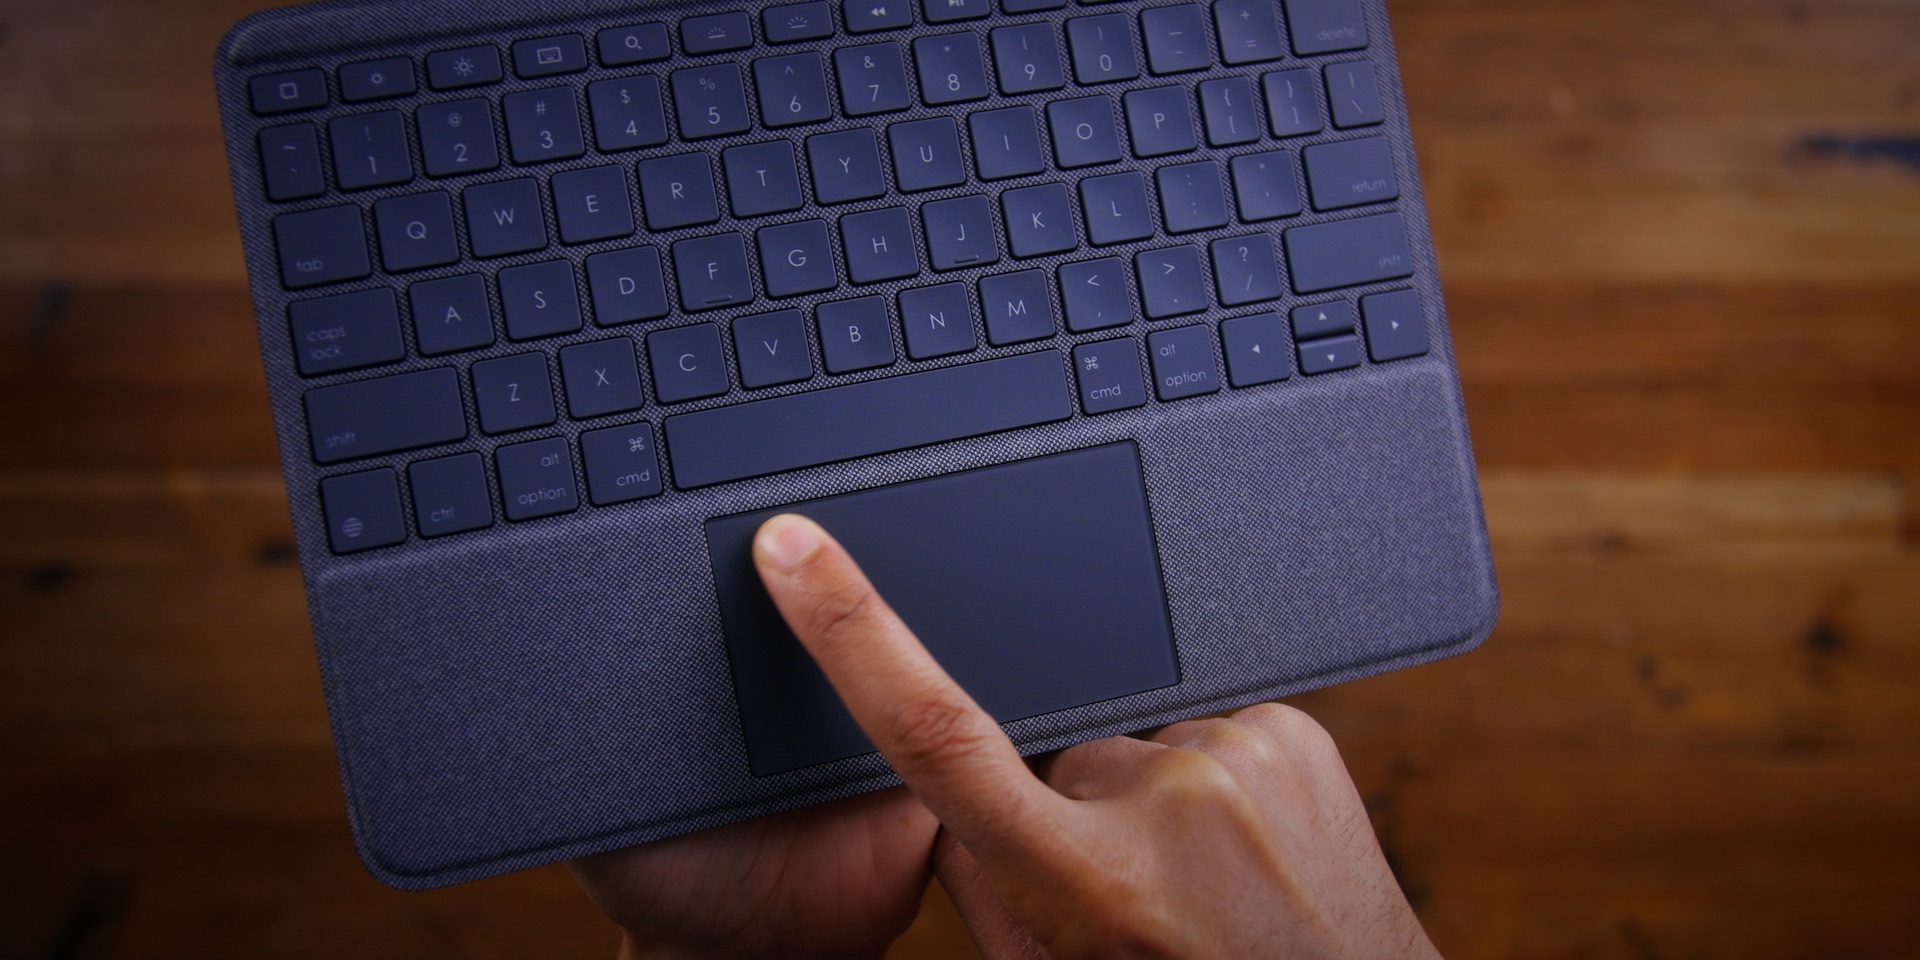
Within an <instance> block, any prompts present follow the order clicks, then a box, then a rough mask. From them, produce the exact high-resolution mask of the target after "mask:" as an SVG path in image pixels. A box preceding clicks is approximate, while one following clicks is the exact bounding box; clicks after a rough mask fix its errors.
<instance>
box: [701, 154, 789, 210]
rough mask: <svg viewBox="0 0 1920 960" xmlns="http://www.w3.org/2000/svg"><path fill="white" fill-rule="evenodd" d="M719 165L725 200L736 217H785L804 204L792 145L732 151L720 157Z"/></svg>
mask: <svg viewBox="0 0 1920 960" xmlns="http://www.w3.org/2000/svg"><path fill="white" fill-rule="evenodd" d="M720 165H721V166H722V167H723V168H724V169H725V170H726V174H727V196H728V198H729V199H730V200H731V201H732V204H733V215H734V216H736V217H758V216H761V215H763V214H768V213H785V212H787V211H789V210H798V209H800V207H801V205H802V204H804V203H805V202H806V201H805V198H803V197H802V196H801V195H800V163H799V161H797V160H795V159H794V156H793V143H792V142H791V141H787V140H774V141H771V142H768V143H756V144H753V145H751V146H746V147H734V148H733V149H731V150H728V151H727V152H726V153H724V154H722V155H721V159H720Z"/></svg>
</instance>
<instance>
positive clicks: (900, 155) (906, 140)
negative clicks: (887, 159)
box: [887, 117, 967, 191]
mask: <svg viewBox="0 0 1920 960" xmlns="http://www.w3.org/2000/svg"><path fill="white" fill-rule="evenodd" d="M887 139H888V141H889V142H890V143H891V144H892V146H893V177H894V182H896V183H898V184H899V185H900V189H902V190H907V191H913V190H932V189H934V188H935V187H953V186H958V185H960V184H962V183H965V182H967V166H966V162H965V161H964V160H962V159H961V157H960V128H959V127H958V126H957V125H955V124H954V122H953V118H952V117H935V118H933V119H931V120H915V121H913V122H911V123H896V124H894V125H893V126H891V127H888V128H887Z"/></svg>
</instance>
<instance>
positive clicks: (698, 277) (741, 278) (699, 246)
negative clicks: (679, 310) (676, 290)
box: [673, 233, 754, 311]
mask: <svg viewBox="0 0 1920 960" xmlns="http://www.w3.org/2000/svg"><path fill="white" fill-rule="evenodd" d="M673 270H674V276H675V278H676V279H678V280H679V281H680V306H682V307H684V308H685V309H687V310H689V311H693V310H713V309H717V308H719V307H735V306H739V305H740V304H743V303H752V302H753V296H754V294H753V278H752V277H751V276H750V275H749V274H748V273H747V242H746V240H745V239H744V238H743V237H741V236H740V235H739V234H737V233H721V234H715V235H714V236H711V237H700V238H697V239H694V240H682V241H680V242H679V243H676V244H674V245H673Z"/></svg>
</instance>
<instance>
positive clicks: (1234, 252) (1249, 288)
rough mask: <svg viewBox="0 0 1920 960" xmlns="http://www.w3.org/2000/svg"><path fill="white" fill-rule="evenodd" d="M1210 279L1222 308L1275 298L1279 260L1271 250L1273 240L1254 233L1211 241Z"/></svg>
mask: <svg viewBox="0 0 1920 960" xmlns="http://www.w3.org/2000/svg"><path fill="white" fill-rule="evenodd" d="M1213 278H1214V286H1215V287H1216V289H1218V290H1219V292H1220V302H1221V304H1223V305H1225V306H1229V307H1237V306H1239V305H1241V304H1243V303H1259V302H1260V301H1263V300H1274V299H1277V298H1278V297H1279V296H1280V294H1281V289H1280V260H1279V257H1277V256H1276V255H1275V251H1274V249H1273V238H1272V237H1271V236H1268V235H1267V234H1264V233H1256V234H1253V235H1251V236H1245V237H1233V238H1230V239H1227V240H1215V241H1214V242H1213Z"/></svg>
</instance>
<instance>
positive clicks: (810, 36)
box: [760, 0, 833, 43]
mask: <svg viewBox="0 0 1920 960" xmlns="http://www.w3.org/2000/svg"><path fill="white" fill-rule="evenodd" d="M760 29H761V32H762V33H764V34H765V35H766V38H767V42H768V43H794V42H797V41H800V40H817V39H819V38H821V37H831V36H833V10H832V8H830V7H828V6H827V4H826V3H825V2H822V0H816V2H813V3H788V4H782V5H781V6H777V7H768V8H766V9H765V10H763V11H761V13H760Z"/></svg>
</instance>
